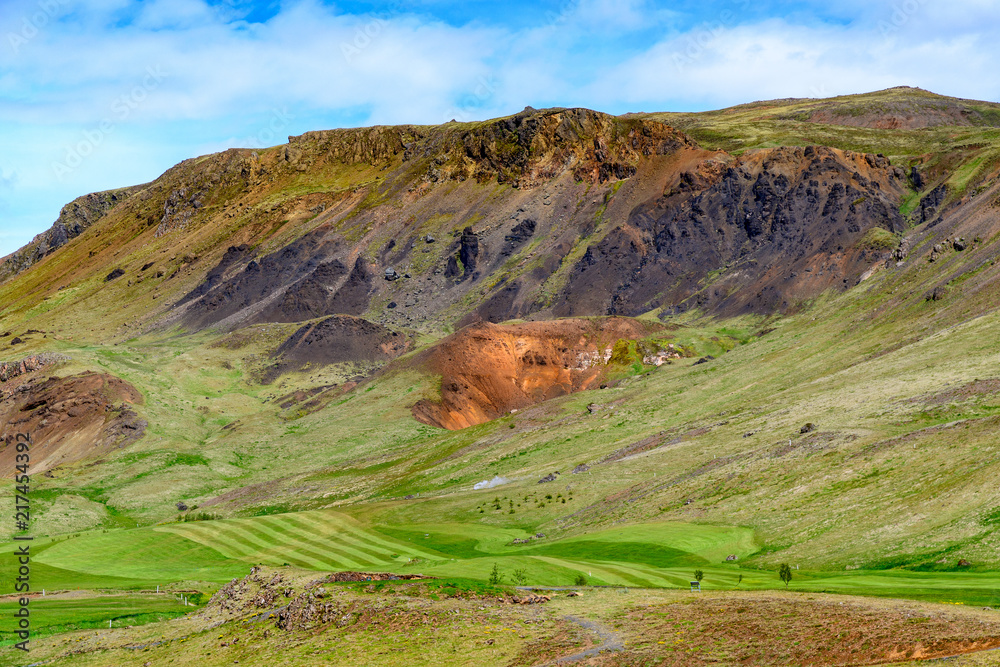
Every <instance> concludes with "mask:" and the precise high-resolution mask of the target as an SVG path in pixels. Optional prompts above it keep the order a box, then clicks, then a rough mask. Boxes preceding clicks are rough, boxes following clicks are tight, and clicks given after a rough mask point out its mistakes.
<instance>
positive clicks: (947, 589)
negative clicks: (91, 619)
mask: <svg viewBox="0 0 1000 667" xmlns="http://www.w3.org/2000/svg"><path fill="white" fill-rule="evenodd" d="M528 537H530V535H529V534H528V533H526V532H524V531H521V530H511V529H509V528H496V527H491V526H484V525H478V526H477V525H470V524H457V523H456V524H440V523H439V524H415V525H407V526H398V525H397V526H392V525H376V526H368V525H365V524H364V523H362V522H361V521H359V520H357V519H355V518H352V517H350V516H349V515H347V514H344V513H342V512H336V511H332V510H313V511H306V512H296V513H288V514H278V515H272V516H262V517H253V518H245V519H230V520H214V521H197V522H186V523H174V524H165V525H160V526H155V527H148V528H138V529H131V530H123V531H109V532H107V533H84V534H82V535H80V536H79V537H70V538H68V539H62V540H58V541H56V542H55V543H54V544H46V545H41V548H40V549H39V551H38V552H37V555H36V557H35V561H34V563H35V564H34V570H33V572H34V575H33V576H34V577H35V578H34V580H33V581H34V582H36V583H35V585H36V587H38V588H40V587H42V586H43V585H44V586H46V587H47V588H48V589H49V590H60V589H79V588H113V589H127V588H138V587H143V586H144V587H149V586H152V585H155V584H160V585H163V586H166V585H168V584H170V583H172V582H206V583H209V582H218V583H221V582H223V581H227V580H229V579H232V578H233V577H239V576H243V575H245V574H246V572H247V571H248V569H249V567H250V565H256V564H263V565H269V566H282V565H289V566H292V567H296V568H301V569H304V570H313V571H341V570H360V571H373V572H379V571H381V572H398V573H403V574H405V573H414V572H419V573H422V574H426V575H430V576H435V577H441V578H445V579H454V578H459V579H470V580H486V579H487V578H489V576H490V573H491V571H492V570H493V568H494V566H495V567H497V568H498V571H499V573H500V575H501V576H502V577H503V581H504V582H505V583H506V584H515V583H519V584H526V585H533V586H569V585H573V584H574V583H578V582H579V581H580V579H579V578H580V577H581V576H582V577H584V578H585V579H586V581H587V583H588V584H591V585H598V586H601V585H603V586H623V587H637V588H686V587H688V585H689V582H690V581H691V580H692V577H693V576H694V572H695V570H701V571H702V572H703V573H704V576H705V579H704V581H703V586H704V588H705V589H706V590H767V589H775V588H781V587H782V584H781V582H780V581H779V580H778V578H777V576H776V574H775V572H774V570H771V569H758V568H757V567H753V566H751V567H746V566H744V567H741V566H740V564H741V563H742V562H743V561H744V560H745V559H747V558H748V557H750V556H753V555H754V554H755V553H756V552H757V551H758V550H759V545H758V544H757V543H756V542H755V541H754V535H753V531H751V530H748V529H746V528H738V527H727V526H713V525H699V524H690V523H680V522H660V523H646V524H637V525H634V526H629V527H628V528H610V529H605V530H598V531H594V532H591V533H587V534H585V535H579V536H572V537H566V538H562V539H549V538H541V539H532V540H530V542H528V543H526V544H518V545H515V544H511V542H512V541H513V540H515V539H525V538H528ZM730 554H731V555H735V556H736V557H737V559H738V560H737V561H736V562H725V558H726V556H728V555H730ZM791 589H792V590H798V591H812V592H829V593H844V594H862V595H873V596H881V597H904V598H912V599H920V600H927V601H934V602H951V603H962V604H981V605H995V604H1000V573H995V572H991V571H980V572H916V571H910V570H900V569H888V570H852V571H841V572H831V571H828V570H827V571H823V570H815V569H802V570H799V569H796V570H794V576H793V581H792V584H791Z"/></svg>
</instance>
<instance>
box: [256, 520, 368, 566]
mask: <svg viewBox="0 0 1000 667" xmlns="http://www.w3.org/2000/svg"><path fill="white" fill-rule="evenodd" d="M246 530H252V531H254V532H255V533H256V534H259V535H261V536H262V537H263V538H264V539H269V540H270V542H269V546H268V547H267V549H266V551H267V552H269V553H276V554H282V555H284V554H297V555H298V557H301V558H308V559H310V560H312V561H313V562H314V566H315V567H318V568H319V569H331V568H332V569H337V568H338V567H343V565H344V564H347V566H348V567H356V566H358V565H360V564H362V563H361V562H360V561H359V560H358V557H357V555H356V554H353V553H351V552H350V551H348V550H346V549H336V548H331V547H330V545H326V544H322V545H316V544H310V543H309V542H308V541H306V540H304V539H300V538H298V537H296V536H295V535H293V534H290V533H287V532H283V531H281V530H280V529H275V528H273V527H271V526H269V525H267V524H265V523H264V522H261V521H257V522H254V523H253V524H252V525H248V526H247V527H246Z"/></svg>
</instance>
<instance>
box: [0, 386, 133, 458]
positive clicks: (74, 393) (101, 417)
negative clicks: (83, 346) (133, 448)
mask: <svg viewBox="0 0 1000 667" xmlns="http://www.w3.org/2000/svg"><path fill="white" fill-rule="evenodd" d="M142 402H143V401H142V395H141V394H140V393H139V392H138V391H136V389H135V388H134V387H132V385H130V384H128V383H127V382H125V381H123V380H121V379H119V378H116V377H114V376H112V375H108V374H106V373H81V374H79V375H71V376H69V377H64V378H60V377H50V378H48V379H43V378H40V377H35V374H34V373H28V374H26V375H22V376H20V377H19V378H18V379H17V380H11V381H9V382H6V383H3V384H0V466H3V468H2V469H3V471H4V475H7V476H12V475H13V474H14V469H15V463H16V462H15V456H16V454H17V451H16V447H15V446H14V442H15V438H16V436H17V435H18V434H22V433H23V434H27V435H30V437H31V443H32V445H31V452H30V454H31V467H30V472H31V474H33V475H35V474H40V473H43V472H46V471H49V470H51V469H53V468H55V467H57V466H61V465H66V464H68V463H73V462H74V461H78V460H80V459H83V458H87V457H91V456H95V455H99V454H101V453H103V452H106V451H109V450H111V449H112V448H117V447H124V446H126V445H128V444H130V443H132V442H135V441H136V440H138V439H139V438H141V437H142V436H143V434H144V432H145V429H146V422H145V420H142V419H140V418H139V417H138V415H137V414H136V413H135V412H134V411H133V410H132V408H131V406H133V405H141V404H142Z"/></svg>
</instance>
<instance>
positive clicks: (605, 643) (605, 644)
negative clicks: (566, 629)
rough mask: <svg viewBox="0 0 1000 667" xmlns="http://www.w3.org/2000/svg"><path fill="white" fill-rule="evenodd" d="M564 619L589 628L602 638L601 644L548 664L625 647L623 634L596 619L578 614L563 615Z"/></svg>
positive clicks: (569, 660) (578, 658)
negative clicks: (581, 616)
mask: <svg viewBox="0 0 1000 667" xmlns="http://www.w3.org/2000/svg"><path fill="white" fill-rule="evenodd" d="M563 619H564V620H567V621H570V622H571V623H576V624H577V625H579V626H580V627H581V628H583V629H585V630H588V631H590V632H592V633H594V634H595V635H597V637H598V639H600V640H601V643H600V645H599V646H594V647H593V648H588V649H587V650H586V651H580V652H579V653H574V654H573V655H567V656H564V657H562V658H559V659H558V660H555V661H553V662H550V663H547V664H546V666H545V667H548V665H565V664H567V663H570V662H576V661H577V660H583V659H585V658H591V657H593V656H595V655H599V654H601V653H604V652H609V653H617V652H618V651H621V650H622V649H624V648H625V643H624V641H623V640H622V638H621V636H620V635H618V634H617V633H616V632H615V631H614V630H611V629H610V628H608V627H606V626H603V625H601V624H600V623H596V622H594V621H588V620H587V619H585V618H579V617H577V616H563Z"/></svg>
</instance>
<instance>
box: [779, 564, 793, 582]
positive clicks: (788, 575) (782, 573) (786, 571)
mask: <svg viewBox="0 0 1000 667" xmlns="http://www.w3.org/2000/svg"><path fill="white" fill-rule="evenodd" d="M778 578H779V579H781V580H782V581H783V582H785V588H788V582H790V581H791V580H792V566H791V565H789V564H788V563H782V564H781V565H780V566H779V567H778Z"/></svg>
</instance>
